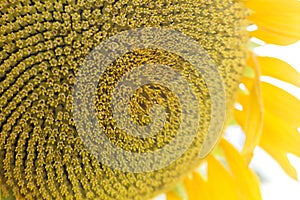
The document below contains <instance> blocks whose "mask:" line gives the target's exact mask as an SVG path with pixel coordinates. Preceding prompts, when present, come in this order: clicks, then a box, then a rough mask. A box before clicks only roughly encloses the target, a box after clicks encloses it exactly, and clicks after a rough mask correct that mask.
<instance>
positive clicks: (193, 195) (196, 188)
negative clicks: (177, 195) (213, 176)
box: [184, 172, 209, 200]
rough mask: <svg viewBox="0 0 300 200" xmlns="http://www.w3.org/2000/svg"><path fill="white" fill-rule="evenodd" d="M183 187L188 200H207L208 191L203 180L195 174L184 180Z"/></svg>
mask: <svg viewBox="0 0 300 200" xmlns="http://www.w3.org/2000/svg"><path fill="white" fill-rule="evenodd" d="M184 186H185V189H186V193H187V195H188V200H199V199H203V200H205V199H209V191H208V190H207V186H206V183H205V181H204V180H203V178H202V177H201V176H200V175H199V174H198V173H196V172H194V173H193V176H192V177H191V178H190V177H187V178H185V180H184Z"/></svg>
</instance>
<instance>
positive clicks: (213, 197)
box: [203, 156, 244, 200]
mask: <svg viewBox="0 0 300 200" xmlns="http://www.w3.org/2000/svg"><path fill="white" fill-rule="evenodd" d="M207 162H208V172H207V173H208V175H207V176H208V181H207V188H208V192H209V195H210V196H209V198H208V200H220V199H224V198H226V199H230V200H240V199H239V198H238V193H237V192H238V186H237V185H236V182H235V180H234V179H233V178H232V176H231V174H230V173H229V172H228V171H227V170H226V169H225V167H224V166H223V165H222V164H221V163H220V162H219V161H218V160H216V159H215V158H214V157H213V156H209V157H208V159H207ZM240 178H244V177H240ZM203 192H205V191H203Z"/></svg>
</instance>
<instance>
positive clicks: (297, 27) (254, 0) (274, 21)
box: [245, 0, 300, 45]
mask: <svg viewBox="0 0 300 200" xmlns="http://www.w3.org/2000/svg"><path fill="white" fill-rule="evenodd" d="M245 6H247V7H248V8H250V9H251V10H252V11H253V14H252V15H251V16H249V20H251V21H252V22H254V23H255V24H256V25H257V26H258V30H257V31H254V32H252V33H251V35H252V36H254V37H257V38H259V39H262V40H264V41H265V42H267V43H274V44H279V45H287V44H291V43H294V42H296V41H298V40H299V39H300V16H299V13H300V1H297V0H287V1H285V2H284V3H283V2H282V1H281V0H248V1H246V2H245Z"/></svg>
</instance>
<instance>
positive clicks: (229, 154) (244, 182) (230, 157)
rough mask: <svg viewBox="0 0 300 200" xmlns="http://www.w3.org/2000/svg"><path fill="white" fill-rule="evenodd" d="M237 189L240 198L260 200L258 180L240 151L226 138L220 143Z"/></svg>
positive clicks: (243, 199) (241, 199)
mask: <svg viewBox="0 0 300 200" xmlns="http://www.w3.org/2000/svg"><path fill="white" fill-rule="evenodd" d="M220 145H221V147H222V149H223V151H224V155H225V157H226V160H227V163H228V165H229V167H230V169H231V172H232V175H233V177H234V178H235V180H236V183H237V186H238V189H239V193H238V194H239V199H240V200H246V199H249V200H260V199H261V195H260V189H259V181H258V178H257V177H256V176H255V174H254V173H253V172H252V171H251V170H250V169H249V167H248V166H247V165H246V163H245V162H244V159H243V157H242V156H241V155H240V153H239V152H238V151H237V150H236V149H235V148H234V147H233V146H232V145H231V144H230V143H229V142H227V141H226V140H222V141H221V143H220Z"/></svg>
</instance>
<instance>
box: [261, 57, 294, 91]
mask: <svg viewBox="0 0 300 200" xmlns="http://www.w3.org/2000/svg"><path fill="white" fill-rule="evenodd" d="M257 60H258V63H259V65H260V70H261V74H262V75H263V76H271V77H273V78H277V79H280V80H282V81H285V82H288V83H291V84H294V85H296V86H298V87H300V74H299V72H297V70H295V69H294V68H293V67H292V66H290V65H289V64H287V63H286V62H284V61H281V60H279V59H277V58H271V57H257Z"/></svg>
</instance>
